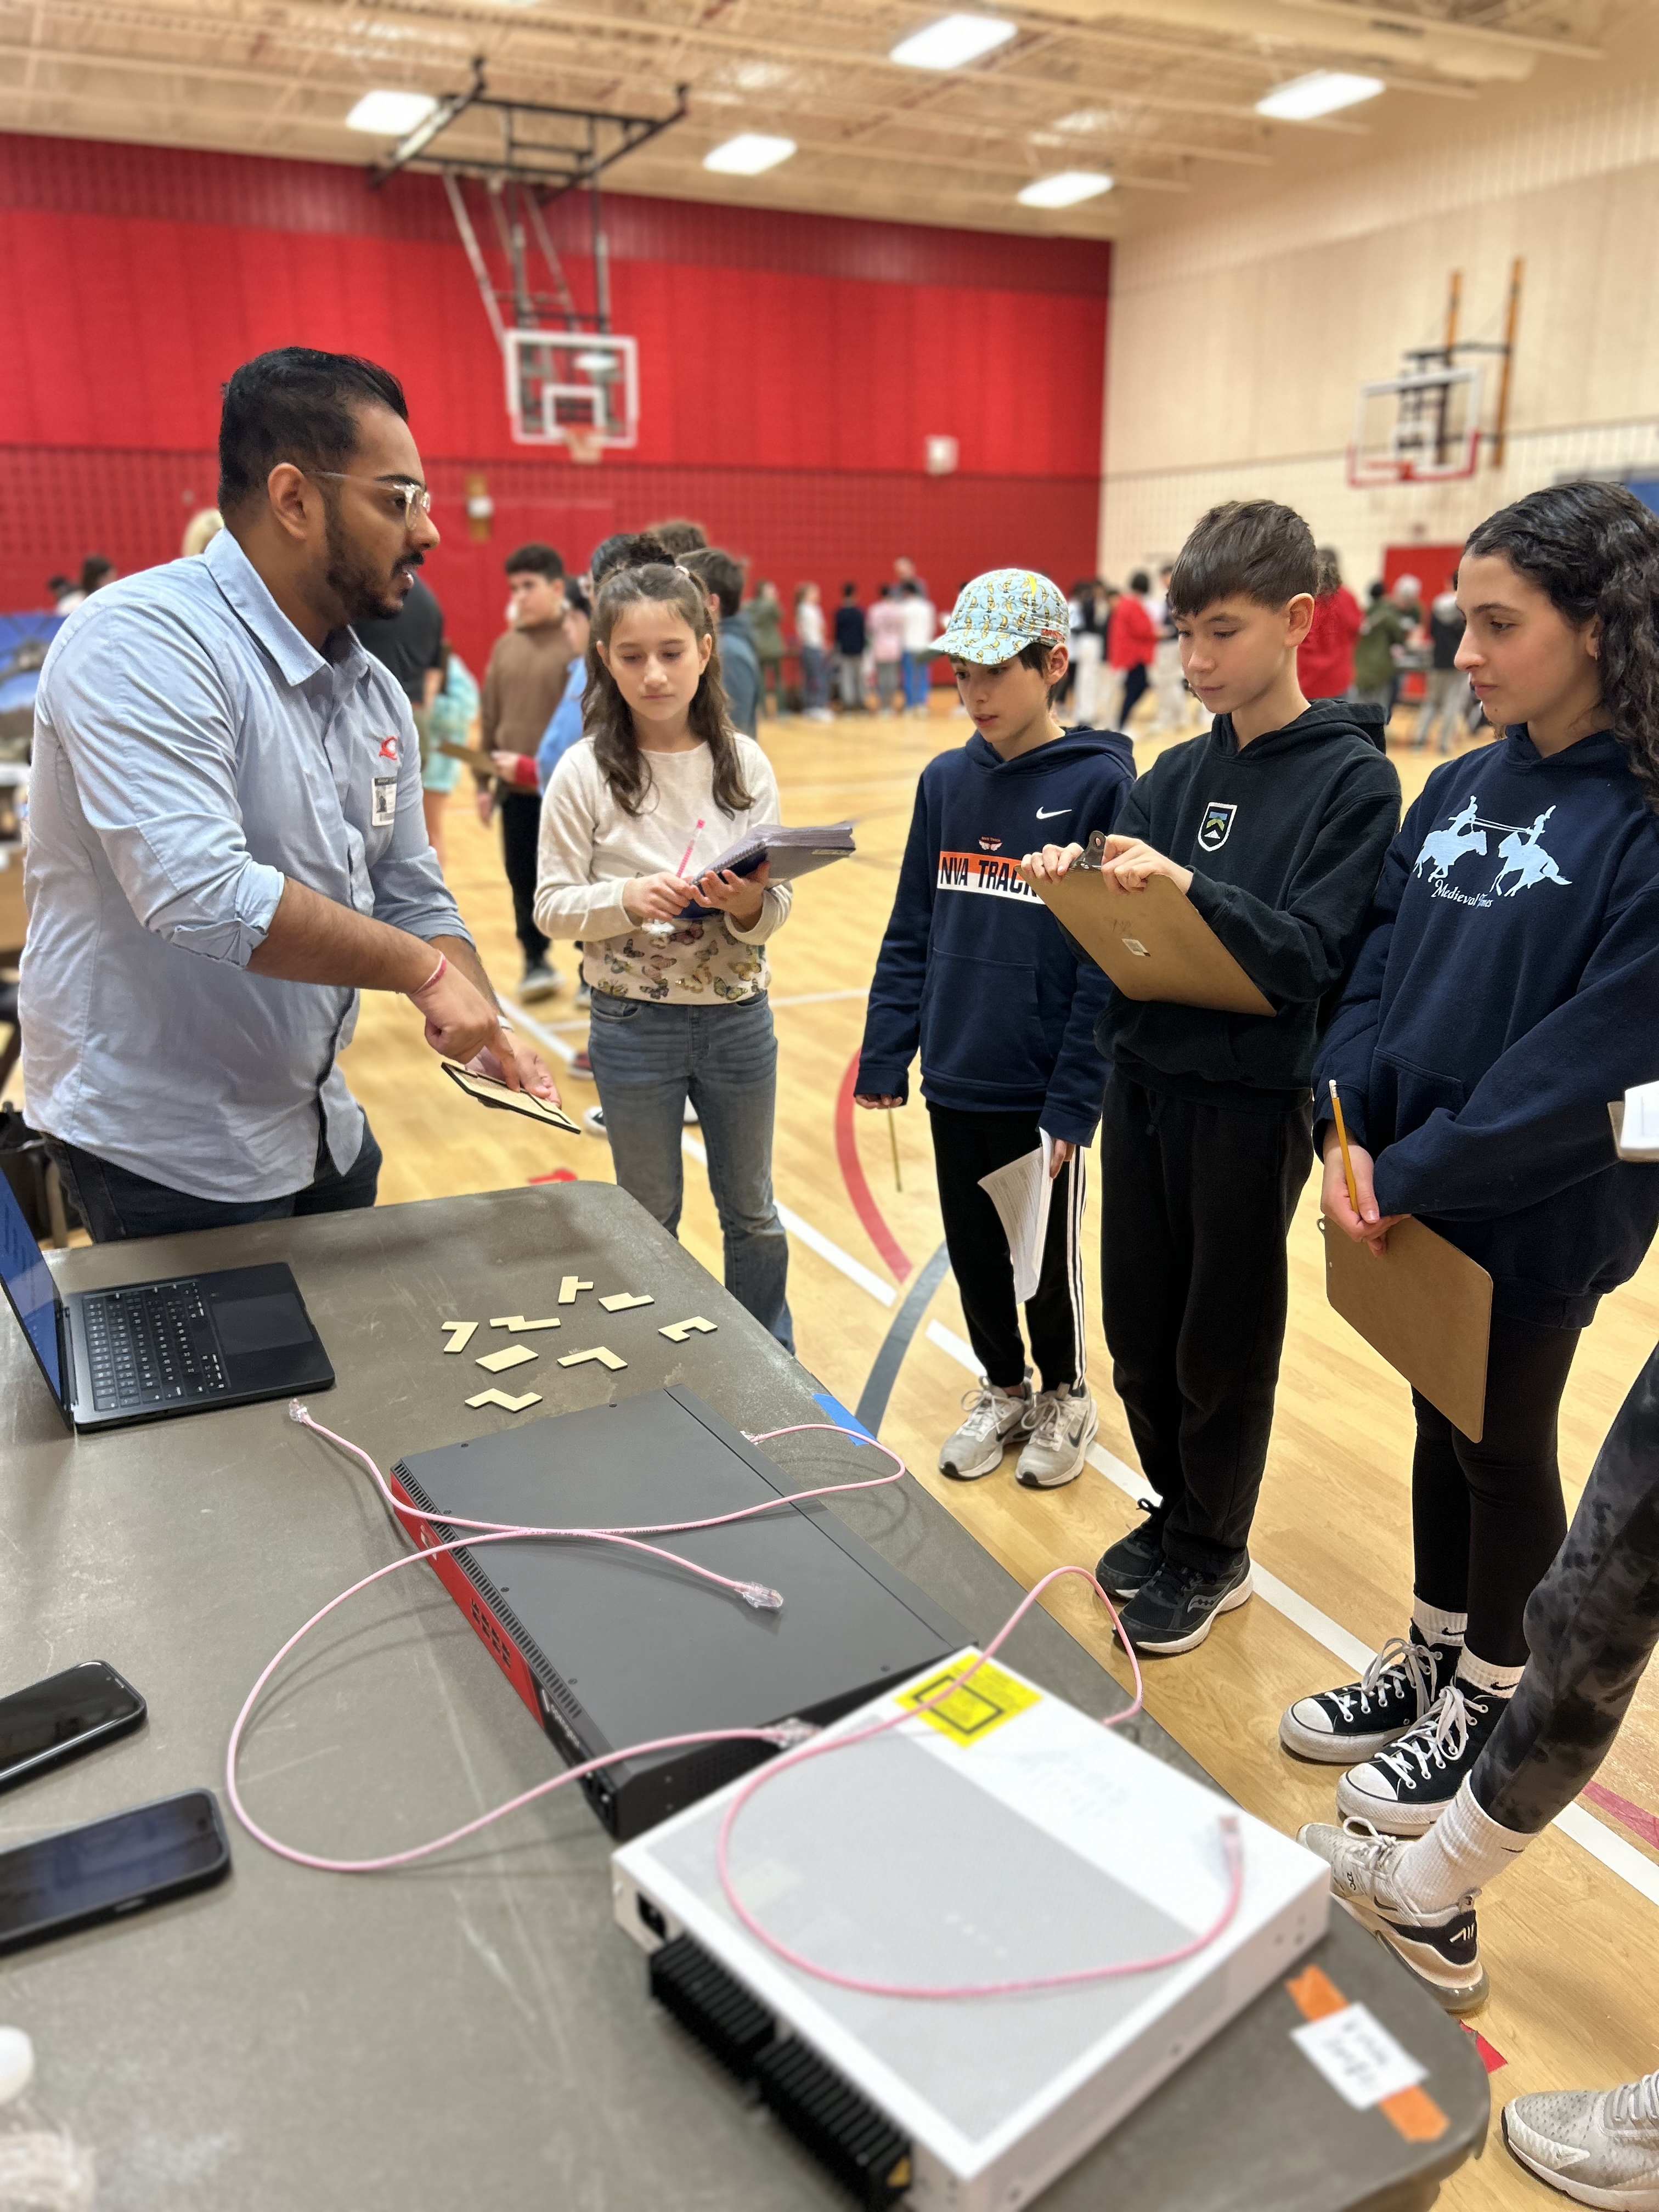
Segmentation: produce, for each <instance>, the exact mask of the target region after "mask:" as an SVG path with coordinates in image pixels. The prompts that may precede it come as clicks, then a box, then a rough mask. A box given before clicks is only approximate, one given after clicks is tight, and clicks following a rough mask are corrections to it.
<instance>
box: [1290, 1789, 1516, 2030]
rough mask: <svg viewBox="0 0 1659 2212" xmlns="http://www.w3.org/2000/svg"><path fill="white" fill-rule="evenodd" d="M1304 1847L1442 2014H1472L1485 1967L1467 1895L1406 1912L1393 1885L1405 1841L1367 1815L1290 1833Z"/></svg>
mask: <svg viewBox="0 0 1659 2212" xmlns="http://www.w3.org/2000/svg"><path fill="white" fill-rule="evenodd" d="M1296 1839H1297V1843H1299V1844H1301V1845H1302V1846H1303V1847H1304V1850H1310V1851H1312V1852H1313V1853H1314V1855H1315V1857H1317V1858H1322V1859H1323V1860H1324V1862H1325V1863H1326V1864H1327V1866H1328V1867H1329V1869H1330V1870H1331V1893H1332V1895H1333V1896H1334V1898H1335V1899H1336V1901H1337V1903H1338V1904H1339V1905H1343V1906H1345V1907H1346V1909H1347V1911H1349V1912H1351V1913H1352V1915H1353V1917H1354V1918H1355V1919H1356V1920H1357V1921H1358V1923H1359V1924H1360V1926H1361V1927H1362V1928H1369V1929H1370V1931H1371V1933H1372V1935H1373V1936H1378V1937H1380V1938H1381V1940H1382V1941H1383V1943H1385V1944H1386V1945H1387V1947H1388V1948H1389V1950H1390V1951H1392V1952H1393V1953H1394V1954H1395V1957H1396V1958H1397V1959H1398V1960H1400V1961H1401V1964H1402V1965H1404V1966H1407V1967H1408V1968H1409V1969H1410V1970H1411V1972H1412V1973H1413V1974H1414V1975H1415V1976H1416V1978H1417V1979H1418V1980H1419V1982H1421V1983H1422V1984H1423V1986H1424V1987H1425V1989H1426V1990H1428V1992H1429V1994H1430V1996H1432V1997H1434V1998H1436V1999H1437V2001H1438V2002H1440V2003H1441V2004H1443V2006H1444V2007H1445V2008H1446V2010H1447V2011H1448V2012H1452V2013H1458V2014H1462V2013H1468V2012H1478V2011H1479V2010H1480V2007H1481V2006H1482V2005H1483V2004H1485V2002H1486V1990H1487V1982H1486V1968H1485V1967H1484V1966H1482V1965H1481V1963H1480V1931H1479V1929H1478V1928H1477V1926H1476V1924H1475V1917H1474V1897H1473V1895H1470V1896H1468V1897H1460V1898H1459V1899H1458V1900H1457V1902H1456V1904H1455V1905H1452V1906H1451V1907H1449V1910H1448V1911H1444V1912H1426V1913H1425V1912H1413V1911H1412V1910H1411V1909H1410V1908H1409V1907H1408V1906H1407V1905H1406V1904H1405V1903H1404V1901H1403V1900H1402V1899H1401V1896H1400V1893H1399V1892H1398V1891H1397V1890H1396V1889H1395V1875H1396V1873H1397V1871H1398V1869H1399V1865H1400V1855H1401V1852H1402V1851H1404V1850H1408V1849H1409V1848H1410V1847H1409V1845H1407V1844H1402V1843H1401V1842H1399V1841H1398V1840H1397V1839H1396V1838H1395V1837H1393V1836H1379V1835H1378V1834H1377V1832H1376V1829H1375V1828H1374V1827H1372V1826H1371V1825H1370V1821H1369V1820H1350V1821H1349V1822H1348V1823H1347V1824H1346V1826H1344V1827H1340V1828H1330V1827H1324V1826H1310V1827H1306V1828H1302V1829H1299V1830H1298V1831H1297V1838H1296Z"/></svg>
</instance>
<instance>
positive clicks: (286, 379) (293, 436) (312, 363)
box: [218, 346, 409, 514]
mask: <svg viewBox="0 0 1659 2212" xmlns="http://www.w3.org/2000/svg"><path fill="white" fill-rule="evenodd" d="M365 407H389V408H390V409H391V410H392V413H393V414H394V415H396V416H398V417H400V419H401V420H402V421H404V422H408V420H409V406H408V403H407V402H406V401H405V399H404V387H403V386H402V385H401V384H399V383H398V380H397V378H396V377H395V376H393V374H392V372H391V370H390V369H387V368H380V367H378V366H377V365H376V363H375V362H372V361H364V360H363V359H362V356H360V355H357V354H355V353H319V352H318V351H317V349H315V348H314V347H313V346H278V347H276V349H275V350H274V351H272V352H270V353H260V354H255V356H253V359H252V361H245V362H243V363H242V365H241V367H240V368H239V369H237V370H235V371H234V374H232V376H231V379H230V381H229V382H228V384H227V385H226V386H224V390H223V393H222V406H221V408H220V412H219V493H218V502H219V507H220V511H221V513H225V514H228V513H231V512H232V511H233V510H234V509H235V508H237V507H241V506H244V505H245V504H246V501H249V500H250V499H252V498H253V497H254V496H255V495H256V494H257V493H259V492H262V491H263V490H264V488H265V481H266V479H267V477H269V476H270V472H271V471H272V470H273V469H274V468H275V467H276V465H277V463H278V462H279V461H291V462H292V463H293V465H294V466H295V468H296V469H338V470H341V471H345V470H346V469H349V466H350V465H351V458H352V455H353V454H354V453H356V450H357V416H358V413H359V411H360V410H362V409H363V408H365Z"/></svg>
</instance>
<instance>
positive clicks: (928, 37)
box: [888, 15, 1019, 70]
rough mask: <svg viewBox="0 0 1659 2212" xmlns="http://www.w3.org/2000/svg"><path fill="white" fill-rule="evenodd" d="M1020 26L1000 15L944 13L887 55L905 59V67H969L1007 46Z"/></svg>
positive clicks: (950, 68)
mask: <svg viewBox="0 0 1659 2212" xmlns="http://www.w3.org/2000/svg"><path fill="white" fill-rule="evenodd" d="M1018 28H1019V26H1018V23H1007V22H1005V21H1003V19H1002V18H1001V16H1000V15H941V16H940V17H939V21H938V22H936V23H929V24H928V26H927V28H926V29H925V30H921V31H915V32H912V33H911V35H910V36H909V37H908V39H901V40H899V42H898V44H897V46H895V47H894V49H893V51H892V52H891V53H890V55H889V56H888V59H889V60H890V61H895V62H902V63H903V64H904V66H905V68H906V69H925V70H953V69H966V68H967V66H968V64H969V62H976V61H978V60H979V59H980V58H981V56H982V55H985V54H988V53H994V52H995V51H996V49H997V47H999V46H1006V45H1007V43H1008V41H1009V40H1010V39H1012V37H1013V35H1014V33H1015V32H1016V31H1017V30H1018Z"/></svg>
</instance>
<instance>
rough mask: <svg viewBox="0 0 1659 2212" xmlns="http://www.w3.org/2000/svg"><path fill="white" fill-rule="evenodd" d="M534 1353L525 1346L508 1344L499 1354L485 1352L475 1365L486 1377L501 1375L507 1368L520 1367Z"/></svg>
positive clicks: (532, 1356)
mask: <svg viewBox="0 0 1659 2212" xmlns="http://www.w3.org/2000/svg"><path fill="white" fill-rule="evenodd" d="M535 1357H536V1355H535V1353H534V1352H532V1350H531V1349H530V1346H528V1345H527V1344H509V1345H507V1346H506V1347H505V1348H504V1349H503V1350H501V1351H500V1352H485V1354H484V1356H483V1358H482V1359H480V1360H479V1361H478V1362H477V1365H478V1366H480V1367H482V1368H483V1370H484V1372H485V1374H486V1375H503V1374H505V1373H506V1371H507V1369H508V1368H509V1367H522V1366H523V1365H524V1364H525V1362H526V1359H533V1358H535Z"/></svg>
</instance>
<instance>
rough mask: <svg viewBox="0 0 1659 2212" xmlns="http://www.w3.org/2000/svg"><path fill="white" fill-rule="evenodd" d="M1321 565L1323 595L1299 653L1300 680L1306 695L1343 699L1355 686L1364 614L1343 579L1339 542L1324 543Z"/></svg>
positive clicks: (1297, 663) (1315, 609)
mask: <svg viewBox="0 0 1659 2212" xmlns="http://www.w3.org/2000/svg"><path fill="white" fill-rule="evenodd" d="M1319 567H1320V592H1319V597H1318V598H1317V599H1316V600H1315V602H1314V618H1313V627H1312V629H1310V630H1309V632H1308V635H1306V637H1304V639H1303V641H1302V644H1301V646H1300V647H1299V648H1298V650H1297V656H1296V676H1297V683H1298V684H1300V685H1301V687H1302V696H1303V697H1304V699H1341V698H1345V697H1346V696H1347V694H1348V692H1349V691H1350V690H1352V686H1353V641H1354V640H1355V639H1356V638H1357V637H1358V635H1359V625H1360V623H1362V622H1363V621H1364V616H1363V615H1362V614H1361V613H1360V611H1359V602H1358V599H1355V597H1354V595H1353V593H1352V592H1351V591H1350V590H1349V589H1348V587H1347V586H1346V584H1345V583H1344V582H1343V580H1342V571H1341V569H1340V567H1339V566H1338V564H1337V555H1336V548H1335V546H1334V545H1322V546H1321V547H1320V549H1319Z"/></svg>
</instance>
